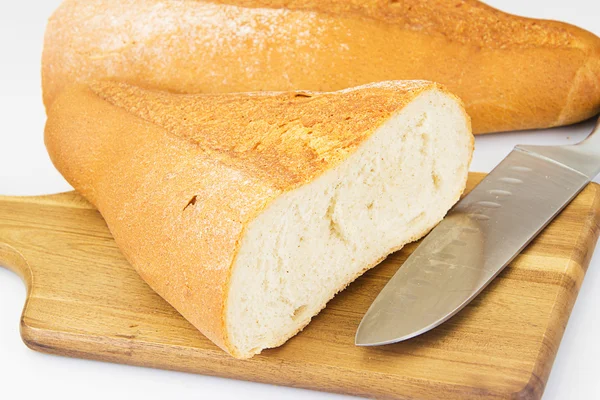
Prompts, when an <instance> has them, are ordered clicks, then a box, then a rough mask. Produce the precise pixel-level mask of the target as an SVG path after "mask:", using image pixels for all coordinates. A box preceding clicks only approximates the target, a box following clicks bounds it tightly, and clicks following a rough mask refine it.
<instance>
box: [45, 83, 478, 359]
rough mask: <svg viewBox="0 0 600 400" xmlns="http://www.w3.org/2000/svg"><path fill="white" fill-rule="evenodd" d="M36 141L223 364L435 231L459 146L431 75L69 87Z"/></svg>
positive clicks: (283, 332)
mask: <svg viewBox="0 0 600 400" xmlns="http://www.w3.org/2000/svg"><path fill="white" fill-rule="evenodd" d="M45 140H46V146H47V148H48V152H49V154H50V157H51V159H52V161H53V162H54V164H55V165H56V167H57V168H58V170H59V171H60V172H61V173H62V174H63V175H64V176H65V178H66V179H67V180H68V181H69V182H70V183H71V184H72V185H73V186H74V187H75V188H76V189H77V190H78V191H79V192H80V193H81V194H83V195H84V196H85V197H86V198H87V199H88V200H90V201H91V202H92V203H93V204H94V205H95V206H96V207H97V208H98V209H99V210H100V212H101V213H102V216H103V217H104V219H105V220H106V222H107V225H108V227H109V228H110V231H111V232H112V234H113V235H114V238H115V240H116V242H117V244H118V245H119V247H120V249H121V250H122V252H123V254H124V255H125V257H126V258H127V259H128V260H129V261H130V262H131V264H132V265H133V266H134V267H135V268H136V270H137V271H138V272H139V274H140V275H141V277H142V278H143V279H144V280H145V281H146V282H147V283H148V284H149V285H150V286H151V287H152V288H153V289H154V290H155V291H156V292H158V293H159V294H160V295H161V296H162V297H164V298H165V299H166V300H167V301H168V302H169V303H171V304H172V305H173V306H174V307H175V308H176V309H177V310H178V311H179V312H180V313H181V314H182V315H183V316H184V317H185V318H187V319H188V320H189V321H190V322H191V323H192V324H193V325H195V326H196V327H197V328H198V329H199V330H200V331H202V332H203V333H204V334H205V335H206V336H207V337H208V338H210V339H211V340H212V341H213V342H215V343H216V344H217V345H219V346H220V347H222V348H223V349H224V350H226V351H228V352H229V353H231V354H232V355H233V356H235V357H240V358H247V357H251V356H252V355H254V354H257V353H259V352H260V351H261V350H262V349H265V348H269V347H274V346H278V345H280V344H282V343H284V342H285V341H286V340H287V339H288V338H290V337H291V336H293V335H294V334H296V333H297V332H298V331H299V330H301V329H302V328H303V327H304V326H305V325H306V324H308V322H309V321H310V319H311V318H312V317H313V316H314V315H315V314H317V313H318V312H319V311H320V310H321V309H322V308H323V307H324V306H325V304H326V302H327V301H329V300H330V299H331V298H332V297H333V296H334V295H335V294H336V293H337V292H338V291H340V290H342V289H343V288H344V287H346V285H348V284H349V283H350V282H351V281H353V280H354V279H355V278H356V277H357V276H359V275H360V274H362V273H363V272H365V271H366V270H367V269H369V268H371V267H373V266H374V265H376V264H377V263H379V262H380V261H381V260H382V259H383V258H385V257H386V256H387V255H388V254H390V253H391V252H393V251H395V250H398V249H400V248H401V247H402V246H403V245H404V244H406V243H408V242H411V241H414V240H417V239H419V238H420V237H422V236H423V235H425V234H426V233H427V232H428V231H429V230H430V229H431V228H432V227H433V226H434V225H435V224H437V223H438V222H439V221H440V220H441V219H442V217H443V216H444V214H445V213H446V212H447V211H448V209H449V208H450V207H451V206H452V205H453V204H454V203H455V202H456V201H457V200H458V199H459V196H460V194H461V193H462V191H463V188H464V186H465V183H466V179H467V170H468V166H469V162H470V159H471V153H472V150H473V136H472V135H471V132H470V122H469V118H468V116H467V115H466V113H465V112H464V109H463V107H462V105H461V103H460V101H459V100H458V99H457V98H456V97H454V96H453V95H450V94H448V92H446V90H445V89H443V88H441V87H440V86H439V85H437V84H433V83H429V82H416V81H415V82H383V83H379V84H372V85H368V86H363V87H357V88H353V89H347V90H343V91H340V92H333V93H314V92H289V93H265V92H261V93H244V94H239V93H238V94H207V95H174V94H169V93H164V92H157V91H150V90H145V89H140V88H137V87H133V86H129V85H125V84H118V83H110V82H102V83H91V84H90V85H89V86H83V85H75V86H69V87H68V88H67V89H65V90H64V91H63V92H62V94H61V95H60V96H59V97H57V99H56V100H55V101H54V102H53V104H52V106H51V107H50V109H49V112H48V123H47V127H46V136H45Z"/></svg>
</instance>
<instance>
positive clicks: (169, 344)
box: [0, 174, 600, 399]
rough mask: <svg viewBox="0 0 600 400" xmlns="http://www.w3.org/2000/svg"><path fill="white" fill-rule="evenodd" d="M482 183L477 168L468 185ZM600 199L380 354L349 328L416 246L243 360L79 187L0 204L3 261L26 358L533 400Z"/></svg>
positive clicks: (594, 197) (593, 234) (585, 195)
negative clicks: (443, 315) (23, 293)
mask: <svg viewBox="0 0 600 400" xmlns="http://www.w3.org/2000/svg"><path fill="white" fill-rule="evenodd" d="M482 177H483V175H481V174H471V177H470V180H469V184H470V187H472V186H473V185H474V184H475V183H476V182H478V181H479V180H480V179H481V178H482ZM599 194H600V192H599V186H598V185H596V184H591V185H589V186H588V187H587V188H586V189H585V190H584V191H583V192H582V193H581V194H580V195H579V196H578V197H577V198H576V199H575V200H574V201H573V202H572V203H571V204H570V205H569V206H568V207H567V208H566V209H565V210H564V211H563V212H562V213H561V214H560V215H559V216H558V217H557V219H556V220H555V221H554V222H552V223H551V224H550V225H549V226H548V227H547V228H546V229H545V230H544V231H543V232H542V233H541V234H540V235H539V236H538V238H537V239H535V240H534V241H533V242H532V244H530V245H529V246H528V247H527V249H526V250H525V251H524V252H523V253H522V254H521V255H520V256H518V257H517V258H516V259H515V260H514V261H513V262H512V264H511V265H510V266H509V267H507V269H506V270H505V271H504V272H503V273H502V274H501V275H500V276H499V278H498V279H496V280H495V281H494V282H493V283H492V284H491V285H490V286H489V287H488V288H487V289H486V290H485V291H484V292H483V293H482V294H481V295H480V296H479V297H478V298H476V299H475V300H474V301H473V302H472V303H471V304H470V305H469V306H467V307H466V308H465V309H464V310H463V311H462V312H460V313H459V314H458V315H457V316H455V317H454V318H452V319H451V320H450V321H448V322H446V323H445V324H443V325H441V326H440V327H438V328H436V329H434V330H433V331H431V332H429V333H426V334H424V335H422V336H419V337H417V338H414V339H412V340H409V341H407V342H403V343H398V344H395V345H389V346H383V347H375V348H359V347H355V346H354V344H353V343H354V333H355V331H356V328H357V326H358V323H359V321H360V319H361V317H362V315H363V314H364V313H365V311H366V310H367V308H368V307H369V305H370V304H371V302H372V301H373V300H374V298H375V297H376V295H377V293H378V292H379V290H380V289H381V288H382V287H383V286H384V285H385V283H386V282H387V280H388V279H389V278H390V277H391V276H392V275H393V273H394V272H395V271H396V270H397V269H398V267H399V266H400V265H401V264H402V262H403V261H404V260H405V259H406V257H407V255H408V254H410V252H411V251H412V250H414V248H415V246H416V245H414V244H413V245H410V246H407V247H406V248H405V249H404V250H402V251H400V252H398V253H395V254H393V255H391V256H390V257H389V258H388V259H387V260H386V261H385V262H383V263H382V264H381V265H380V266H378V267H376V268H375V269H373V270H371V271H370V272H368V273H366V274H365V275H364V276H363V277H361V278H359V279H358V280H357V281H356V282H354V283H353V284H352V285H350V287H349V288H348V289H347V290H345V291H344V292H342V293H341V294H339V295H338V296H337V297H336V298H335V299H333V300H332V301H331V302H330V303H329V305H328V306H327V308H326V309H325V310H324V311H323V312H321V314H319V315H318V316H317V317H316V318H314V320H313V322H311V324H310V325H309V326H308V327H307V328H306V329H305V330H304V331H303V332H302V333H300V334H299V335H297V336H296V337H294V338H293V339H291V340H290V341H289V342H288V343H286V344H285V345H284V346H282V347H280V348H277V349H272V350H267V351H265V352H263V353H262V354H261V355H259V356H256V357H255V358H253V359H251V360H245V361H240V360H236V359H233V358H231V357H230V356H228V355H226V354H225V353H224V352H223V351H221V350H220V349H219V348H217V347H216V346H215V345H213V344H212V343H211V342H210V341H209V340H207V339H206V338H204V337H203V336H202V334H200V333H199V332H198V331H197V330H196V329H194V328H193V327H192V326H191V325H190V324H189V323H188V322H187V321H186V320H184V319H183V318H182V317H181V316H180V315H179V314H178V313H177V312H176V311H175V310H174V309H173V308H172V307H170V306H169V305H168V304H167V303H166V302H165V301H163V300H162V299H161V298H160V297H159V296H158V295H157V294H156V293H154V292H153V291H152V290H151V289H150V288H149V287H148V286H147V285H146V284H145V283H144V282H143V281H142V280H141V279H140V278H139V277H138V275H137V274H136V273H135V271H134V270H133V269H132V268H131V266H130V265H129V264H128V263H127V262H126V260H125V259H124V258H123V256H122V255H121V253H120V252H119V249H118V248H117V246H116V245H115V243H114V241H113V239H112V237H111V235H110V233H109V231H108V229H107V227H106V225H105V223H104V221H103V219H102V218H101V216H100V214H99V213H98V212H97V211H96V210H95V209H94V208H93V207H92V206H91V205H90V204H89V203H87V202H86V201H85V200H84V199H82V198H81V197H79V196H78V195H77V194H75V193H64V194H59V195H53V196H42V197H0V264H2V265H4V266H7V267H8V268H10V269H12V270H14V271H15V272H16V273H18V274H19V275H20V276H22V277H23V280H24V281H25V283H26V284H27V289H28V295H27V301H26V304H25V307H24V310H23V315H22V318H21V335H22V337H23V341H24V342H25V343H26V344H27V346H29V347H30V348H32V349H34V350H39V351H43V352H47V353H53V354H60V355H66V356H72V357H82V358H91V359H99V360H104V361H111V362H118V363H125V364H133V365H142V366H147V367H155V368H165V369H172V370H179V371H187V372H194V373H200V374H207V375H217V376H223V377H230V378H235V379H245V380H252V381H258V382H266V383H273V384H279V385H286V386H295V387H303V388H311V389H317V390H324V391H332V392H339V393H347V394H354V395H362V396H369V397H380V398H401V399H407V398H419V399H439V398H444V399H462V398H470V399H472V398H486V399H491V398H518V399H538V398H540V397H541V395H542V392H543V390H544V386H545V383H546V380H547V379H548V375H549V373H550V369H551V366H552V362H553V360H554V357H555V355H556V351H557V349H558V346H559V343H560V340H561V337H562V334H563V331H564V328H565V325H566V323H567V320H568V317H569V314H570V311H571V308H572V306H573V303H574V301H575V298H576V297H577V293H578V291H579V287H580V285H581V282H582V280H583V277H584V274H585V270H586V268H587V265H588V263H589V259H590V257H591V254H592V251H593V249H594V246H595V243H596V240H597V237H598V232H599V229H598V227H599V226H598V221H599V219H600V200H599V199H600V195H599ZM0 346H1V344H0Z"/></svg>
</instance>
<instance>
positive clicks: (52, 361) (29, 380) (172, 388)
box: [0, 0, 600, 400]
mask: <svg viewBox="0 0 600 400" xmlns="http://www.w3.org/2000/svg"><path fill="white" fill-rule="evenodd" d="M59 3H60V2H59V1H58V0H43V1H42V0H36V1H9V0H5V1H2V2H0V54H1V57H2V58H1V62H0V88H1V89H0V110H2V112H1V113H0V132H1V133H0V194H4V195H17V194H21V195H33V194H45V193H54V192H60V191H65V190H68V189H70V188H69V186H68V185H67V183H65V182H64V180H63V179H62V177H61V176H60V175H59V174H58V173H57V172H56V171H55V170H54V168H53V167H52V165H51V164H50V161H49V159H48V156H47V155H46V152H45V149H44V145H43V140H42V136H43V126H44V120H45V114H44V110H43V107H42V102H41V90H40V78H39V69H40V66H39V60H40V54H41V49H42V37H43V31H44V26H45V21H46V19H47V18H48V16H49V15H50V13H51V12H52V10H53V9H54V8H56V7H57V6H58V4H59ZM488 3H489V4H491V5H493V6H496V7H499V8H502V9H504V10H505V11H509V12H512V13H516V14H521V15H525V16H531V17H539V18H549V19H560V20H564V21H567V22H570V23H573V24H576V25H579V26H581V27H583V28H585V29H588V30H590V31H592V32H594V33H595V34H597V35H600V3H599V2H598V1H596V0H569V1H564V0H530V1H524V0H493V1H492V0H490V1H488ZM591 127H592V124H591V123H590V122H588V123H583V124H579V125H577V126H574V127H569V128H559V129H553V130H550V131H546V132H541V131H538V132H527V133H506V134H495V135H491V136H485V137H478V138H477V142H476V151H475V157H474V160H473V164H472V167H471V170H472V171H489V170H490V169H491V168H493V167H494V166H495V165H496V164H497V163H498V162H499V161H500V160H501V159H502V158H503V157H504V156H505V155H506V154H508V152H509V151H510V150H511V149H512V147H513V146H514V145H515V144H518V143H529V144H555V143H575V142H577V141H579V140H581V139H582V138H583V137H585V136H586V134H587V133H588V132H589V131H590V129H591ZM599 279H600V256H599V255H595V256H594V257H593V258H592V261H591V263H590V267H589V270H588V273H587V275H586V278H585V280H584V283H583V286H582V288H581V291H580V293H579V297H578V299H577V302H576V304H575V307H574V309H573V313H572V315H571V319H570V321H569V324H568V326H567V329H566V332H565V335H564V337H563V340H562V344H561V346H560V350H559V352H558V355H557V357H556V361H555V363H554V368H553V370H552V373H551V375H550V379H549V381H548V385H547V388H546V392H545V395H544V399H545V400H558V399H561V400H562V399H592V398H600V387H599V385H598V382H597V380H598V375H599V373H600V367H599V366H598V360H599V359H600V341H599V340H598V337H600V320H599V319H598V318H597V311H596V310H597V309H600V296H598V295H597V292H595V291H594V289H595V288H598V287H600V282H599ZM24 299H25V290H24V286H23V284H22V283H21V281H20V279H19V278H18V277H17V276H16V275H14V274H12V273H10V272H8V271H7V270H5V269H2V268H0V304H1V306H0V398H6V399H12V398H16V396H17V395H20V398H26V399H28V398H49V399H54V398H61V399H79V398H82V397H83V396H85V397H86V398H88V399H104V398H111V399H115V400H116V399H130V398H132V395H133V396H134V398H144V399H146V400H152V399H164V398H171V397H172V398H176V399H178V398H192V397H193V398H222V399H227V398H231V399H233V398H255V397H256V398H261V399H308V398H310V399H334V398H343V397H344V396H337V395H332V394H327V393H319V392H312V391H306V390H299V389H291V388H283V387H276V386H270V385H262V384H256V383H248V382H240V381H234V380H227V379H220V378H212V377H205V376H199V375H191V374H184V373H177V372H168V371H160V370H152V369H147V368H137V367H129V366H122V365H115V364H108V363H101V362H95V361H85V360H77V359H68V358H63V357H55V356H50V355H45V354H41V353H37V352H33V351H31V350H28V349H27V348H26V347H25V345H24V344H23V343H22V342H21V339H20V337H19V332H18V326H19V316H20V313H21V310H22V307H23V301H24Z"/></svg>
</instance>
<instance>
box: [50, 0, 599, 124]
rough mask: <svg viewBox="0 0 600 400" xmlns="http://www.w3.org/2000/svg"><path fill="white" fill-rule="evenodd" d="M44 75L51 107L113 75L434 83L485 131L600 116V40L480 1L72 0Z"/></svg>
mask: <svg viewBox="0 0 600 400" xmlns="http://www.w3.org/2000/svg"><path fill="white" fill-rule="evenodd" d="M42 75H43V89H44V102H45V104H46V106H47V107H49V106H50V104H52V102H53V101H54V99H55V98H56V96H57V95H58V93H59V92H60V91H61V90H62V89H63V88H64V87H65V86H66V85H68V84H71V83H76V82H80V83H82V82H83V83H85V82H89V81H93V80H102V79H106V78H108V79H113V80H119V81H125V82H129V83H131V84H134V85H138V86H142V87H146V88H151V89H161V90H166V91H171V92H175V93H201V92H204V93H218V92H243V91H261V90H268V91H287V90H297V89H305V90H316V91H334V90H339V89H343V88H346V87H351V86H357V85H362V84H366V83H369V82H378V81H385V80H398V79H426V80H430V81H435V82H440V83H442V84H444V85H446V86H447V87H448V89H449V90H450V91H451V92H452V93H455V94H456V95H458V96H459V97H460V98H461V99H462V100H463V101H464V102H465V104H466V108H467V111H468V113H469V115H470V116H471V117H472V119H473V128H474V132H475V133H485V132H495V131H506V130H516V129H530V128H546V127H551V126H558V125H565V124H570V123H574V122H577V121H581V120H584V119H586V118H589V117H591V116H593V115H594V114H596V113H597V112H598V111H599V110H600V39H599V38H598V37H596V36H595V35H593V34H591V33H589V32H586V31H584V30H582V29H579V28H576V27H574V26H571V25H568V24H564V23H560V22H552V21H543V20H535V19H527V18H521V17H517V16H513V15H509V14H506V13H503V12H501V11H498V10H495V9H493V8H491V7H489V6H487V5H485V4H483V3H480V2H477V1H475V0H456V1H448V0H405V1H388V0H353V1H333V0H319V1H316V0H224V1H223V0H215V1H212V2H205V1H189V0H186V1H179V0H67V1H65V2H64V3H63V4H62V5H61V6H60V8H59V9H58V10H57V11H56V12H55V14H54V15H53V16H52V18H51V19H50V21H49V23H48V28H47V32H46V36H45V45H44V52H43V69H42Z"/></svg>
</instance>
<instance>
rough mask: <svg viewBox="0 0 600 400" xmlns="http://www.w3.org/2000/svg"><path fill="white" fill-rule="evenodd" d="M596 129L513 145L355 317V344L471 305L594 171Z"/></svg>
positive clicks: (378, 340) (392, 336)
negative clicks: (553, 142) (574, 137)
mask: <svg viewBox="0 0 600 400" xmlns="http://www.w3.org/2000/svg"><path fill="white" fill-rule="evenodd" d="M599 128H600V121H599V123H598V124H597V125H596V129H595V130H594V132H592V134H591V135H590V136H588V138H587V139H586V140H584V141H583V142H581V143H579V144H577V145H571V146H517V147H515V149H514V150H513V151H512V152H511V153H510V154H509V155H508V156H507V157H506V158H505V159H504V160H503V161H502V162H501V163H500V164H499V165H498V166H497V167H496V168H495V169H494V170H493V171H492V172H491V173H490V174H489V175H488V176H487V177H486V178H485V179H483V180H482V181H481V183H480V184H479V185H477V187H475V188H474V189H473V190H472V191H471V192H470V193H469V194H468V195H467V196H465V197H464V198H463V199H462V200H461V201H460V202H459V203H457V204H456V205H455V206H454V207H453V208H452V210H450V212H449V213H448V215H447V216H446V218H444V220H443V221H442V222H441V223H440V224H439V225H438V226H437V227H435V228H434V229H433V230H432V231H431V233H429V235H428V236H427V237H426V238H425V239H424V240H423V241H422V243H421V244H420V245H419V247H418V248H417V249H416V250H415V251H414V253H413V254H411V255H410V257H408V259H407V260H406V262H405V263H404V264H403V265H402V266H401V267H400V269H399V270H398V271H397V272H396V274H395V275H394V276H393V277H392V279H391V280H390V281H389V282H388V284H387V285H386V286H385V287H384V288H383V290H382V291H381V293H380V294H379V295H378V296H377V298H376V299H375V301H374V302H373V304H372V305H371V307H370V308H369V310H368V311H367V313H366V314H365V316H364V317H363V319H362V321H361V323H360V325H359V327H358V330H357V332H356V344H357V345H359V346H376V345H383V344H389V343H395V342H399V341H403V340H406V339H410V338H412V337H415V336H417V335H420V334H422V333H424V332H427V331H429V330H430V329H432V328H434V327H436V326H438V325H439V324H441V323H443V322H444V321H446V320H448V319H449V318H450V317H452V316H453V315H455V314H456V313H457V312H458V311H460V310H461V309H462V308H463V307H464V306H465V305H467V304H468V303H469V302H470V301H471V300H473V298H475V297H476V296H477V295H478V294H479V293H480V292H481V291H482V290H483V289H484V288H485V287H486V286H487V285H488V284H489V283H490V282H491V281H492V280H493V279H494V278H495V277H496V276H497V275H498V274H499V273H500V272H501V271H502V269H504V267H505V266H506V265H507V264H509V263H510V262H511V261H512V260H513V258H514V257H516V256H517V254H519V253H520V252H521V250H523V248H525V246H526V245H527V244H528V243H529V242H530V241H531V240H532V239H533V238H534V237H535V236H536V235H537V234H538V233H539V232H540V231H541V230H542V229H543V228H544V227H545V226H546V225H547V224H548V223H549V222H550V221H551V220H552V219H553V218H554V217H555V216H556V215H557V214H558V213H559V212H560V211H561V210H562V209H563V208H564V207H565V206H566V205H567V204H568V203H569V202H570V201H571V200H572V199H573V198H574V197H575V196H576V195H577V194H578V193H579V192H580V191H581V190H582V189H583V188H584V187H585V186H586V185H587V184H588V183H589V182H590V181H591V180H592V179H593V178H594V177H595V176H596V175H597V174H598V173H599V172H600V133H598V131H600V129H599ZM594 133H596V134H594Z"/></svg>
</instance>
